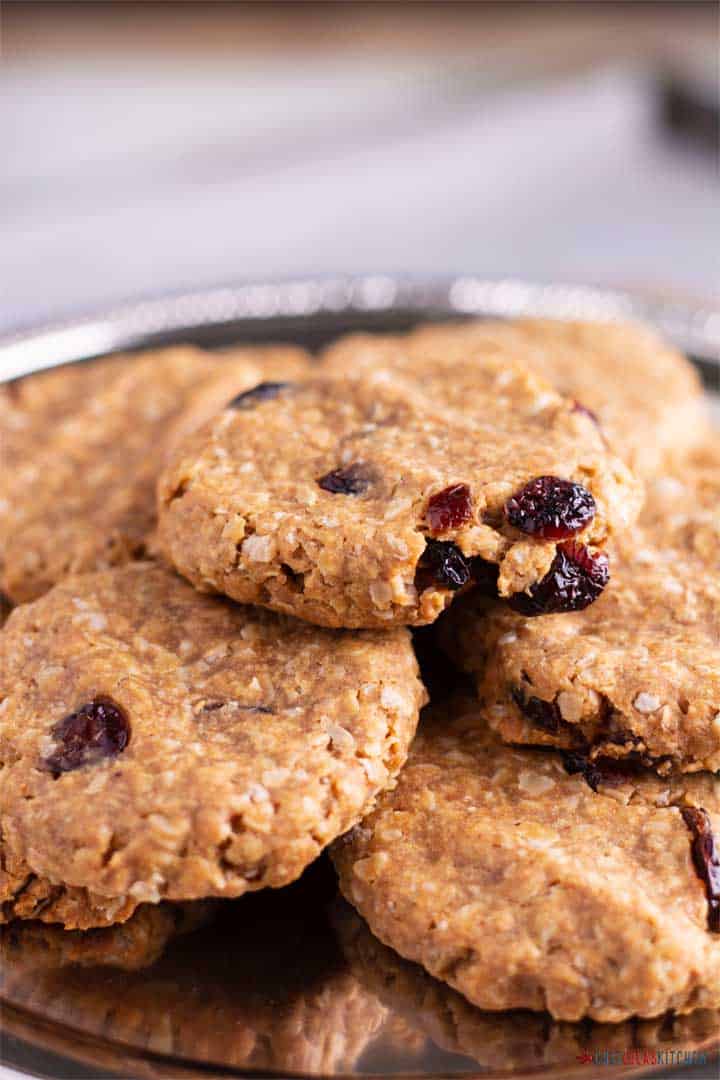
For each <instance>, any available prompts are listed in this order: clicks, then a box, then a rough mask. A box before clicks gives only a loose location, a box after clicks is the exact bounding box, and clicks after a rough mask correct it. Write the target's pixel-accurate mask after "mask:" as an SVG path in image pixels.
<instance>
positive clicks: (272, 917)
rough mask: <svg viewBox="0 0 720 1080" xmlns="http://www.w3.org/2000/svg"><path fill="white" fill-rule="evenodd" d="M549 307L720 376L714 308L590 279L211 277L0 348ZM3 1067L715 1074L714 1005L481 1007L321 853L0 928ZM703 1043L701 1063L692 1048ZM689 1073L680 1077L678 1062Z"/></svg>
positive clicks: (14, 371) (236, 335)
mask: <svg viewBox="0 0 720 1080" xmlns="http://www.w3.org/2000/svg"><path fill="white" fill-rule="evenodd" d="M466 314H470V315H472V314H475V315H491V316H502V315H522V314H546V315H555V316H561V317H579V318H582V317H587V318H592V317H596V318H611V319H612V318H627V317H639V318H645V319H648V320H649V321H653V322H655V323H656V324H657V325H659V326H660V328H661V329H662V330H664V332H665V333H667V334H668V335H669V336H671V337H672V338H673V339H674V340H675V341H676V342H677V343H678V344H679V345H681V346H682V347H684V348H686V349H689V350H690V351H691V352H692V353H693V356H694V358H695V359H696V362H698V366H699V367H700V369H701V371H702V372H703V375H704V378H705V380H706V383H707V385H708V387H710V388H717V387H718V386H720V312H711V311H705V310H704V311H690V310H687V309H679V308H677V307H675V306H673V307H670V306H668V305H663V304H658V305H654V306H653V305H651V304H649V303H644V302H640V301H638V300H636V299H634V298H630V297H627V296H622V295H620V294H608V293H601V292H596V291H594V290H589V289H573V288H565V287H548V286H535V285H528V284H523V283H517V282H486V281H480V280H475V279H468V278H464V279H456V280H453V281H447V280H443V281H429V282H428V281H422V280H406V279H395V278H389V277H372V278H361V279H332V280H324V281H302V282H293V283H285V284H280V285H272V284H268V285H256V286H242V287H239V288H228V289H218V290H214V291H213V292H210V293H201V294H193V295H188V296H183V297H176V298H170V299H161V300H153V301H149V302H147V303H142V304H136V305H131V306H129V307H127V308H125V309H122V310H120V311H115V312H111V313H109V314H108V315H107V316H101V317H93V318H89V319H83V320H77V321H75V322H72V323H66V324H64V325H62V326H56V327H51V328H47V329H43V330H40V331H37V332H35V333H32V334H30V333H27V334H19V335H14V336H13V337H12V338H9V339H7V338H6V339H4V340H2V341H0V374H1V375H2V376H3V377H6V378H7V377H13V376H17V375H20V374H24V373H26V372H29V371H33V370H37V369H40V368H44V367H48V366H52V365H53V364H57V363H60V362H63V361H71V360H83V359H87V358H89V357H91V356H94V355H97V354H99V353H102V352H105V351H111V350H117V349H124V348H129V347H135V346H142V345H149V344H157V343H161V342H170V341H177V340H191V341H195V342H197V343H199V344H203V345H208V346H218V347H222V346H223V345H226V344H229V343H230V342H235V341H239V340H248V341H250V340H254V341H261V340H270V339H274V340H295V341H298V342H300V343H303V344H306V345H308V346H310V347H316V346H318V345H320V344H322V343H323V342H325V341H327V340H329V339H330V338H332V337H334V336H335V335H337V334H339V333H342V332H343V331H345V330H348V329H354V328H366V329H376V330H399V329H403V328H405V327H408V326H410V325H412V324H413V323H415V322H418V321H420V320H421V319H424V318H448V317H455V318H457V317H460V316H462V315H466ZM0 945H1V948H2V963H0V994H1V996H2V1000H3V1008H2V1014H1V1021H2V1030H3V1035H4V1045H3V1060H4V1061H5V1062H6V1063H7V1064H9V1065H12V1066H15V1068H17V1069H18V1070H19V1071H24V1072H28V1073H31V1074H32V1075H36V1076H47V1077H53V1078H57V1077H100V1076H107V1077H128V1076H132V1077H136V1076H137V1077H195V1076H198V1077H199V1076H238V1075H248V1074H250V1075H254V1076H257V1075H280V1076H289V1075H293V1074H297V1075H304V1076H327V1077H340V1076H349V1075H358V1076H366V1077H370V1076H375V1077H387V1076H396V1077H400V1076H408V1077H410V1076H412V1077H456V1076H457V1077H459V1076H463V1077H470V1076H483V1077H485V1076H488V1077H490V1076H493V1077H494V1076H497V1077H499V1076H513V1077H530V1076H537V1075H541V1076H547V1077H553V1078H558V1080H559V1078H560V1077H575V1076H577V1077H583V1076H584V1077H588V1078H590V1077H596V1076H598V1075H600V1076H612V1075H617V1074H618V1073H621V1074H623V1075H625V1074H632V1075H635V1074H638V1073H641V1072H646V1071H648V1070H651V1071H652V1073H653V1075H655V1074H662V1075H664V1076H665V1075H666V1076H670V1075H682V1076H683V1077H698V1078H699V1077H708V1078H710V1077H712V1078H714V1080H717V1077H718V1075H720V1058H718V1046H719V1045H720V1014H719V1013H710V1012H700V1013H696V1014H693V1015H690V1016H687V1017H671V1016H670V1017H664V1018H660V1019H656V1020H652V1021H641V1022H634V1023H627V1024H620V1025H599V1024H590V1023H583V1024H566V1023H565V1024H561V1023H556V1022H554V1021H553V1020H552V1019H551V1018H550V1017H549V1016H544V1015H541V1014H531V1013H511V1014H497V1015H495V1014H488V1013H482V1012H480V1011H479V1010H477V1009H475V1008H473V1007H472V1006H471V1005H470V1004H469V1003H468V1002H467V1001H466V1000H465V999H464V998H462V997H461V996H460V995H459V994H456V993H455V992H454V991H452V990H450V989H449V988H448V987H447V986H445V985H444V984H442V983H440V982H437V981H436V980H434V979H432V978H431V977H430V976H428V975H427V974H425V973H424V972H423V971H422V969H421V968H419V967H417V966H415V965H413V964H410V963H407V962H405V961H404V960H402V959H401V958H400V957H399V956H397V955H396V954H395V953H393V952H392V951H391V950H390V949H387V948H385V946H383V945H382V944H381V943H380V942H378V941H377V940H376V939H375V938H374V937H373V936H372V935H371V934H370V932H369V931H368V929H367V927H366V926H365V924H364V923H363V922H362V920H361V919H359V917H358V916H357V915H356V914H355V913H354V912H353V911H352V910H351V909H350V908H349V907H348V906H347V905H345V904H344V903H343V902H342V901H341V900H340V899H339V897H338V896H337V889H336V883H335V877H334V874H333V872H332V869H331V867H330V865H329V863H328V862H327V860H325V859H321V860H319V861H318V863H316V864H315V865H314V866H313V867H311V868H310V869H309V870H308V871H307V872H306V874H305V875H304V877H303V878H302V879H301V881H299V882H297V883H296V884H295V885H293V886H291V887H290V888H287V889H283V890H279V891H272V890H265V891H263V892H260V893H257V894H253V895H249V896H247V897H244V898H242V899H241V900H238V901H232V902H223V903H213V904H207V905H206V904H196V905H183V906H175V907H173V906H171V905H162V906H161V907H159V908H153V907H146V908H143V909H140V910H139V911H138V913H137V914H136V915H135V916H133V918H132V919H131V920H130V921H129V922H128V923H127V924H125V925H123V926H120V927H116V928H111V929H107V930H96V931H89V932H87V933H79V932H73V933H66V932H64V931H62V930H60V929H58V928H56V927H47V926H42V925H41V924H37V923H35V924H32V923H28V924H21V923H16V924H13V925H11V926H9V927H6V928H5V929H4V930H3V931H2V933H1V934H0ZM693 1055H695V1056H694V1057H693ZM678 1066H680V1071H679V1072H678Z"/></svg>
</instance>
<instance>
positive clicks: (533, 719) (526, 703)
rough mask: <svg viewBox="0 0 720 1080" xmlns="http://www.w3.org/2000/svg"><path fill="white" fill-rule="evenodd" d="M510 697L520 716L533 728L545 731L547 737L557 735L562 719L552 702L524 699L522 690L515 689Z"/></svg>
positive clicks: (533, 698) (535, 698)
mask: <svg viewBox="0 0 720 1080" xmlns="http://www.w3.org/2000/svg"><path fill="white" fill-rule="evenodd" d="M512 697H513V701H514V702H515V704H516V705H517V707H518V708H519V709H520V711H521V712H522V714H523V715H524V716H526V717H527V719H528V720H529V721H530V723H531V724H532V725H533V726H534V727H538V728H540V730H541V731H547V732H548V734H549V735H556V734H557V733H558V731H559V730H560V728H561V727H562V725H563V719H562V717H561V715H560V710H559V709H558V707H557V705H556V704H555V702H554V701H543V699H542V698H539V697H527V698H526V697H525V695H524V693H523V692H522V690H518V689H517V687H516V688H514V689H513V691H512Z"/></svg>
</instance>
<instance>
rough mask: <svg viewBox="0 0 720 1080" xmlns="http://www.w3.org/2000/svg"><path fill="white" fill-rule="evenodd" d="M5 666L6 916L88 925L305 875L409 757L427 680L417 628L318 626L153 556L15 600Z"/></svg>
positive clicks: (1, 651) (2, 654)
mask: <svg viewBox="0 0 720 1080" xmlns="http://www.w3.org/2000/svg"><path fill="white" fill-rule="evenodd" d="M0 677H1V679H2V693H1V694H0V697H1V698H2V709H1V711H0V757H1V759H2V762H3V764H4V770H3V784H2V794H1V796H0V826H1V828H2V838H3V839H2V846H3V867H4V871H3V877H4V885H3V890H2V891H3V897H2V898H3V901H4V915H5V917H7V918H11V917H13V915H21V916H23V917H25V918H32V917H34V916H38V917H39V918H41V919H43V920H45V921H48V922H54V921H63V922H65V924H66V925H69V926H81V927H82V926H90V925H93V920H94V921H95V922H97V923H99V924H104V923H107V922H108V921H113V920H114V921H119V920H121V919H123V918H127V916H128V915H129V914H130V913H131V911H132V910H133V908H134V907H136V906H137V905H138V904H139V903H142V902H144V901H150V902H157V901H159V900H162V899H183V900H187V899H194V898H199V897H205V896H239V895H241V894H242V893H244V892H246V891H247V890H254V889H258V888H261V887H263V886H265V885H272V886H278V885H283V884H286V883H287V882H289V881H292V880H293V879H294V878H296V877H297V876H298V875H299V873H300V872H301V871H302V869H303V868H304V866H306V865H307V864H308V863H309V862H311V861H312V860H313V859H314V858H315V856H316V855H317V854H318V853H319V852H320V851H321V850H322V848H323V847H324V846H325V845H326V844H327V843H329V842H330V840H332V839H334V838H335V837H336V836H337V835H338V834H339V833H341V832H343V831H344V830H345V829H347V828H349V827H350V825H352V824H353V823H354V822H355V821H357V820H358V819H359V818H360V817H361V816H362V814H363V813H365V812H366V811H367V810H368V809H369V806H370V805H371V804H372V801H373V799H374V797H375V795H376V794H377V793H378V792H379V791H380V790H382V789H383V787H385V785H386V784H388V783H389V782H390V780H391V778H392V777H393V776H394V775H395V773H397V771H398V769H399V768H400V767H401V766H402V764H403V762H404V760H405V756H406V753H407V749H408V746H409V743H410V740H411V739H412V736H413V733H414V730H415V725H416V722H417V713H418V709H419V706H420V704H421V703H422V700H423V697H424V691H423V689H422V686H421V684H420V682H419V680H418V678H417V666H416V662H415V658H414V655H413V653H412V647H411V644H410V640H409V636H408V635H407V632H406V631H404V630H398V631H395V632H393V633H390V634H378V633H376V632H368V633H349V634H338V633H333V632H329V631H323V630H318V629H316V628H314V627H311V626H308V625H306V624H303V623H297V622H294V621H292V620H288V619H284V618H282V617H279V616H276V615H274V614H271V613H268V612H263V611H258V610H252V609H249V608H241V607H238V606H237V605H233V604H230V603H229V602H227V601H225V600H220V599H216V598H213V597H208V596H205V595H202V594H200V593H197V592H195V591H194V590H193V589H192V588H191V587H190V586H189V585H187V583H185V582H184V581H182V580H181V579H180V578H178V577H176V576H175V575H174V574H172V573H171V572H170V571H168V570H165V569H164V568H162V567H159V566H154V565H152V564H148V563H135V564H130V565H128V566H126V567H121V568H116V569H114V570H109V571H102V572H98V573H96V574H88V575H80V576H76V577H71V578H68V579H66V580H65V581H64V582H62V583H61V584H60V585H58V586H56V587H55V589H53V590H52V591H51V592H50V593H48V594H47V595H46V596H44V597H42V598H41V599H40V600H38V601H36V602H35V603H33V604H27V605H22V606H21V607H19V608H16V609H15V611H14V612H13V613H12V615H11V616H10V619H9V620H8V623H7V625H6V627H5V628H4V630H3V633H2V637H1V638H0ZM35 900H36V901H37V903H36V904H35V903H34V901H35ZM30 901H33V902H32V903H31V902H30Z"/></svg>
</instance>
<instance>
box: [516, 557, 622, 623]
mask: <svg viewBox="0 0 720 1080" xmlns="http://www.w3.org/2000/svg"><path fill="white" fill-rule="evenodd" d="M609 579H610V570H609V562H608V557H607V555H606V554H605V553H604V552H602V551H597V552H592V551H590V550H589V549H588V548H586V547H585V545H584V544H578V543H577V542H576V541H574V540H568V541H566V543H564V544H560V545H559V546H558V549H557V553H556V555H555V558H554V559H553V561H552V564H551V566H550V569H549V570H548V572H547V574H546V575H545V577H544V578H543V579H542V580H541V581H538V582H537V584H536V585H533V586H531V588H530V592H529V593H526V592H519V593H515V594H514V596H511V597H510V598H509V600H508V603H509V604H510V607H511V608H512V609H513V611H517V612H519V613H520V614H521V615H552V614H554V613H556V612H561V611H582V610H583V608H586V607H589V605H590V604H592V603H594V601H595V600H597V598H598V596H599V595H600V593H601V592H602V591H603V589H604V588H605V586H606V585H607V583H608V581H609Z"/></svg>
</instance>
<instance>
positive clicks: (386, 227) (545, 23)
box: [0, 3, 720, 329]
mask: <svg viewBox="0 0 720 1080" xmlns="http://www.w3.org/2000/svg"><path fill="white" fill-rule="evenodd" d="M2 12H3V14H2V17H3V67H2V82H3V86H2V98H1V105H0V109H1V114H0V117H1V123H2V130H3V135H2V142H3V170H2V177H1V180H0V205H1V206H2V214H3V219H4V221H3V240H2V245H1V246H0V273H1V275H2V281H3V291H4V302H3V305H2V311H1V313H0V325H1V327H2V328H4V329H7V328H11V327H15V326H18V325H26V324H28V323H33V322H37V321H40V320H44V319H46V318H49V317H55V316H58V315H63V314H67V313H71V312H74V311H80V310H86V309H93V308H97V307H98V306H101V305H103V304H106V303H109V302H115V301H118V300H121V299H125V298H128V297H132V296H137V295H139V294H142V293H157V292H162V291H165V290H175V289H184V288H191V287H198V286H202V285H206V284H215V283H217V282H220V281H223V280H233V281H235V280H240V279H245V278H251V277H268V276H270V277H280V276H288V275H291V274H294V273H319V272H326V271H327V272H332V271H378V270H384V271H390V270H392V271H402V270H405V271H411V272H454V271H462V272H474V273H481V274H487V275H498V274H500V275H516V276H523V277H536V278H542V279H557V280H562V281H570V280H582V281H585V282H597V283H600V284H611V285H617V286H628V287H635V288H641V289H646V290H650V291H652V290H663V291H665V290H667V291H672V292H674V293H679V294H687V293H690V294H693V295H698V296H700V297H702V298H704V299H705V300H707V299H708V297H709V296H711V295H712V294H713V293H715V292H716V291H717V290H718V288H719V287H720V243H719V242H718V241H719V240H720V196H719V193H718V175H717V160H716V157H715V156H714V153H713V150H712V148H711V147H708V146H707V145H702V144H701V141H695V140H693V139H692V138H690V137H685V136H682V137H678V136H676V137H670V136H669V135H668V133H667V131H666V130H664V129H663V127H662V125H661V123H660V119H659V112H660V95H659V93H658V87H659V85H660V82H661V80H663V79H665V80H666V84H668V80H669V82H671V83H673V84H674V83H675V82H676V81H678V80H679V82H680V85H681V86H682V87H683V88H684V91H683V92H686V91H687V90H688V88H689V92H690V94H691V96H692V95H693V94H695V93H696V92H697V95H698V96H699V97H704V98H705V99H707V96H708V93H709V95H710V97H711V98H712V96H713V93H714V92H716V89H717V87H716V83H715V79H716V74H715V65H716V58H715V57H716V49H717V43H718V38H717V26H716V22H717V6H716V4H714V3H709V4H687V3H685V4H668V3H666V4H653V3H637V4H635V3H624V4H613V3H605V4H593V3H565V4H544V3H527V4H512V3H510V4H508V3H506V4H494V3H478V4H459V5H455V4H443V3H438V4H400V5H396V4H383V3H379V4H367V5H364V4H352V3H345V4H342V3H340V4H318V5H314V4H302V3H299V4H290V5H285V4H253V5H242V4H232V3H229V4H212V3H205V4H192V3H190V4H174V3H165V4H147V3H146V4H132V3H105V4H94V3H85V4H74V5H67V4H63V3H54V4H42V3H30V4H26V3H5V4H4V5H3V9H2Z"/></svg>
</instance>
